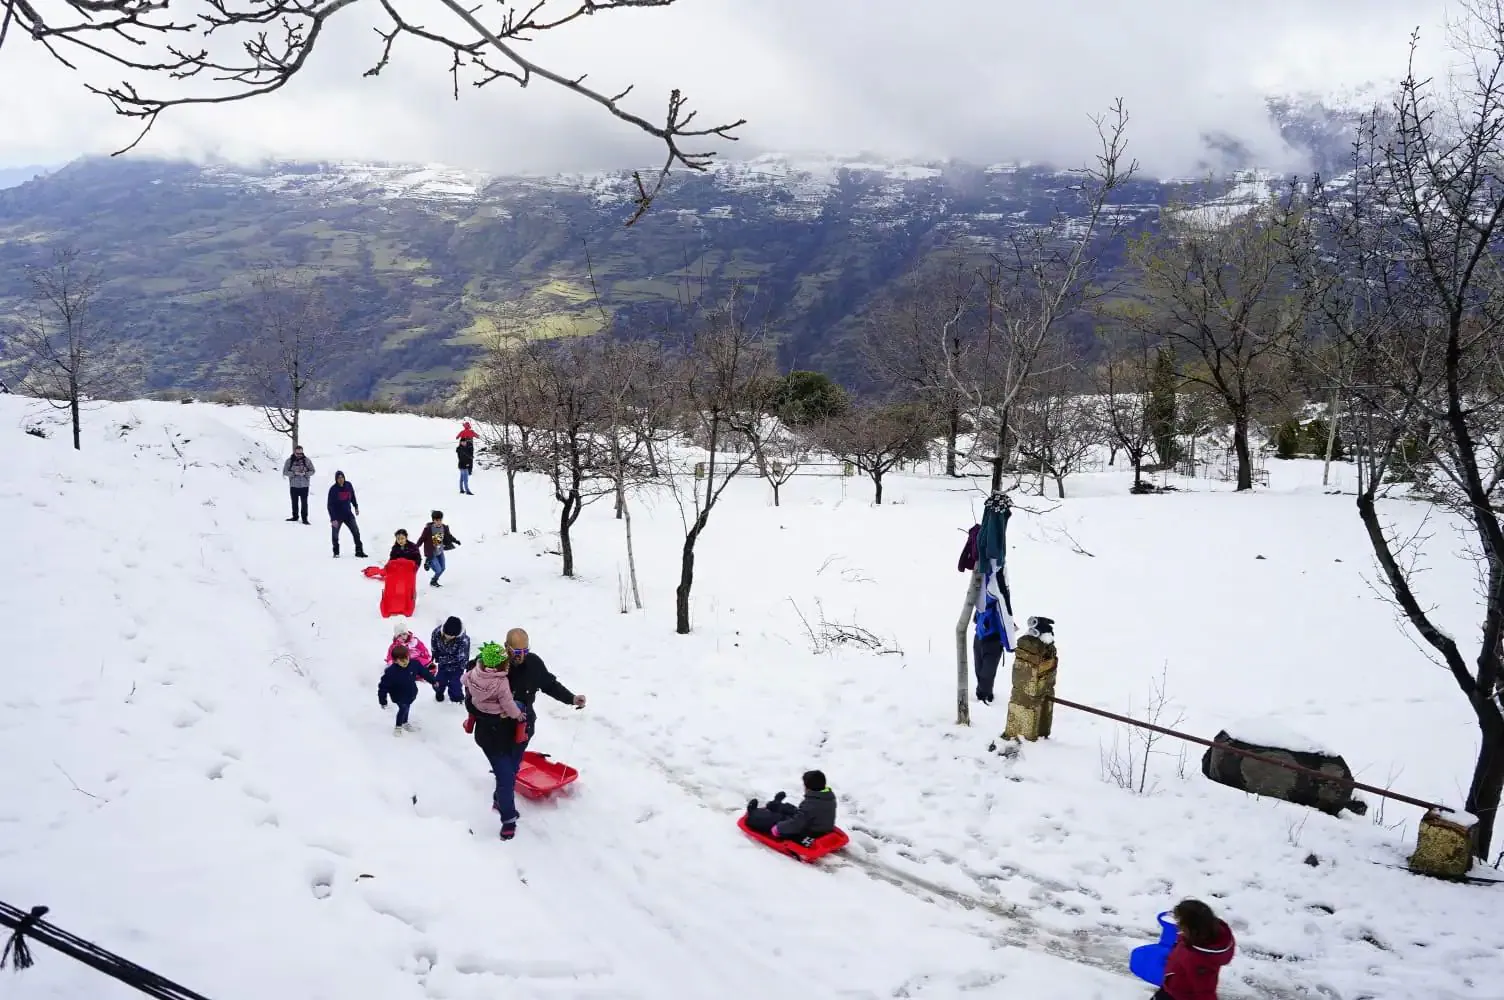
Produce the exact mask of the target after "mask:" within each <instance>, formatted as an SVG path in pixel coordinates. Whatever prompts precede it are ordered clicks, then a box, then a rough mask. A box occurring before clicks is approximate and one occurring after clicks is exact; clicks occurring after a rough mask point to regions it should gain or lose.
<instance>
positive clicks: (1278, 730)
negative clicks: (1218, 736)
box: [1222, 715, 1341, 757]
mask: <svg viewBox="0 0 1504 1000" xmlns="http://www.w3.org/2000/svg"><path fill="white" fill-rule="evenodd" d="M1222 728H1223V729H1225V730H1226V731H1227V735H1229V736H1231V737H1232V738H1233V739H1235V740H1241V741H1243V742H1244V743H1252V744H1254V745H1256V746H1261V747H1278V748H1279V749H1281V750H1290V751H1292V752H1295V753H1319V754H1326V755H1327V756H1330V757H1339V756H1341V754H1339V753H1338V752H1337V751H1335V750H1332V749H1330V748H1329V747H1328V746H1327V745H1326V744H1324V743H1322V742H1321V741H1319V740H1314V739H1312V738H1311V737H1309V736H1306V735H1304V734H1302V733H1298V732H1296V731H1295V730H1294V729H1292V728H1290V726H1289V725H1288V724H1287V723H1285V722H1283V721H1282V720H1280V719H1277V718H1275V717H1273V716H1269V715H1258V716H1249V717H1245V718H1242V719H1239V720H1238V721H1237V722H1233V723H1230V724H1229V725H1226V726H1223V727H1222Z"/></svg>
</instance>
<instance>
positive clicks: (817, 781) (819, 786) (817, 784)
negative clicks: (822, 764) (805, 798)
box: [804, 771, 826, 792]
mask: <svg viewBox="0 0 1504 1000" xmlns="http://www.w3.org/2000/svg"><path fill="white" fill-rule="evenodd" d="M804 787H805V789H806V790H807V791H811V792H819V791H823V790H824V789H825V787H826V783H825V772H824V771H805V772H804Z"/></svg>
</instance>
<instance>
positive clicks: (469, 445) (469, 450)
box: [454, 438, 475, 497]
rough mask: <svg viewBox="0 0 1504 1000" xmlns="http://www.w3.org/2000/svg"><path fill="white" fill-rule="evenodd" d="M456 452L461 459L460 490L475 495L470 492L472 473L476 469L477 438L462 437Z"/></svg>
mask: <svg viewBox="0 0 1504 1000" xmlns="http://www.w3.org/2000/svg"><path fill="white" fill-rule="evenodd" d="M454 453H455V454H456V455H457V456H459V460H460V492H461V493H463V494H465V496H467V497H473V496H475V494H474V493H471V492H470V473H471V472H473V471H474V470H475V439H474V438H464V439H462V440H461V441H460V443H459V444H458V445H456V446H455V449H454Z"/></svg>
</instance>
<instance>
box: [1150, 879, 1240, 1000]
mask: <svg viewBox="0 0 1504 1000" xmlns="http://www.w3.org/2000/svg"><path fill="white" fill-rule="evenodd" d="M1173 913H1174V916H1175V923H1176V924H1177V925H1178V927H1179V932H1178V933H1177V934H1176V935H1175V947H1173V948H1171V949H1170V957H1169V958H1168V959H1167V960H1166V961H1165V978H1164V985H1163V986H1161V987H1160V989H1159V992H1158V993H1155V994H1154V996H1153V997H1152V998H1151V1000H1217V979H1218V977H1219V975H1220V974H1221V972H1222V967H1223V966H1225V965H1227V963H1229V962H1231V961H1232V958H1233V954H1234V952H1235V951H1236V950H1237V942H1236V941H1235V940H1234V939H1233V936H1232V928H1231V927H1228V926H1227V924H1226V923H1225V922H1224V921H1222V920H1220V919H1218V917H1217V915H1216V914H1215V913H1213V912H1212V908H1211V907H1210V906H1207V905H1206V904H1205V903H1203V902H1201V900H1199V899H1182V900H1181V901H1180V902H1179V903H1176V904H1175V909H1174V911H1173Z"/></svg>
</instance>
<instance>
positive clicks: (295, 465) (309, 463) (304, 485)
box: [282, 445, 317, 524]
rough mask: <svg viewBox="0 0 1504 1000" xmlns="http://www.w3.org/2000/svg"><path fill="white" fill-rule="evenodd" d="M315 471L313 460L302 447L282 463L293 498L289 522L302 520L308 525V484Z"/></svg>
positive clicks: (296, 449)
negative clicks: (304, 452)
mask: <svg viewBox="0 0 1504 1000" xmlns="http://www.w3.org/2000/svg"><path fill="white" fill-rule="evenodd" d="M315 471H317V470H315V469H314V467H313V459H311V458H309V457H308V456H307V455H305V454H303V446H302V445H298V446H297V447H295V448H293V450H292V454H291V455H290V456H288V459H287V461H286V462H283V463H282V475H283V476H284V477H286V479H287V490H288V493H290V494H291V496H292V517H289V518H288V520H289V521H296V520H298V519H299V518H302V521H303V523H304V524H307V523H308V483H309V481H310V479H311V478H312V477H313V474H314V472H315Z"/></svg>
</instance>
